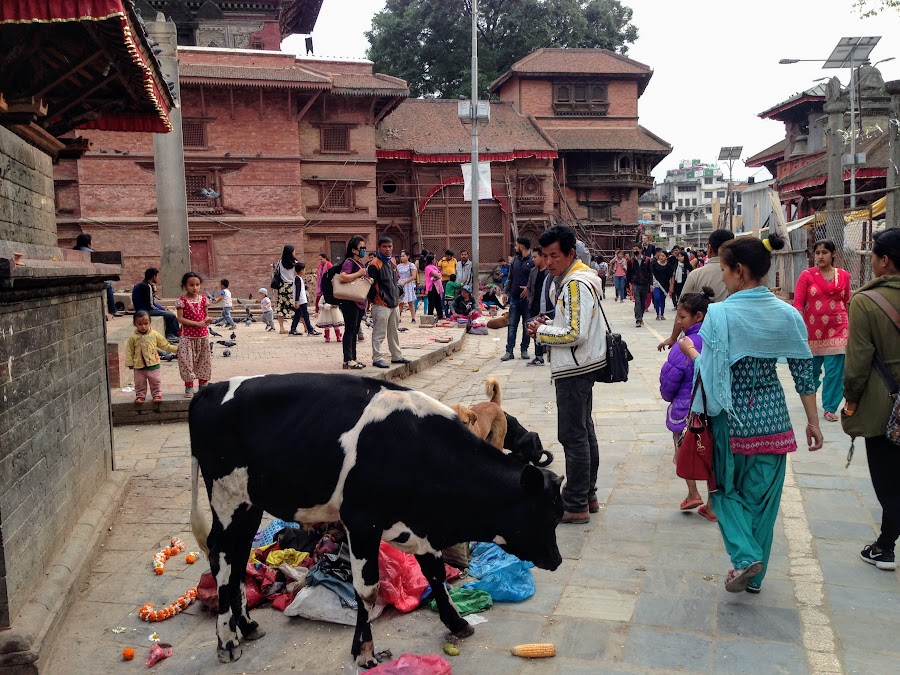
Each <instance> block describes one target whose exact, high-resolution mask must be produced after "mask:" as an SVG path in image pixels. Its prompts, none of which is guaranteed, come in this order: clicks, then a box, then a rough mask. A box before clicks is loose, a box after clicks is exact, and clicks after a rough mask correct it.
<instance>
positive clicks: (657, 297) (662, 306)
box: [653, 286, 667, 316]
mask: <svg viewBox="0 0 900 675" xmlns="http://www.w3.org/2000/svg"><path fill="white" fill-rule="evenodd" d="M666 297H667V294H666V292H665V291H664V290H663V289H661V288H656V287H655V286H654V287H653V308H654V309H655V310H656V316H662V315H664V314H665V313H666Z"/></svg>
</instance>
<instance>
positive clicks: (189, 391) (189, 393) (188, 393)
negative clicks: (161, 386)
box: [184, 387, 194, 398]
mask: <svg viewBox="0 0 900 675" xmlns="http://www.w3.org/2000/svg"><path fill="white" fill-rule="evenodd" d="M184 397H185V398H194V388H193V387H185V388H184Z"/></svg>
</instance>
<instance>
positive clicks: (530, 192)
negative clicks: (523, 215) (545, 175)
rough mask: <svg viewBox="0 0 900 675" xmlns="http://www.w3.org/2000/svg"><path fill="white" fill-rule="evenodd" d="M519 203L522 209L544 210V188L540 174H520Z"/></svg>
mask: <svg viewBox="0 0 900 675" xmlns="http://www.w3.org/2000/svg"><path fill="white" fill-rule="evenodd" d="M517 203H518V207H519V210H520V211H529V212H540V211H543V210H544V190H543V186H542V184H541V179H540V178H539V177H538V176H520V177H519V190H518V195H517Z"/></svg>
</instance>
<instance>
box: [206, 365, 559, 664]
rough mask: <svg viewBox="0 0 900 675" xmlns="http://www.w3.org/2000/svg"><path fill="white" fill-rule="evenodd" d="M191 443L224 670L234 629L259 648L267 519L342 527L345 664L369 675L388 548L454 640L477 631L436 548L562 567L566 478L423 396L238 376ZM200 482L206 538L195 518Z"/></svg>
mask: <svg viewBox="0 0 900 675" xmlns="http://www.w3.org/2000/svg"><path fill="white" fill-rule="evenodd" d="M190 432H191V454H192V456H193V457H192V485H191V489H192V504H191V527H192V529H193V532H194V536H196V537H197V541H198V543H200V545H201V546H204V547H205V544H206V541H207V535H208V552H209V560H210V566H211V568H212V573H213V575H214V576H215V578H216V582H217V584H218V589H219V617H218V622H217V625H216V634H217V637H218V656H219V659H220V660H221V661H222V662H225V663H227V662H230V661H234V660H236V659H238V658H240V656H241V649H240V647H239V643H240V640H239V638H238V634H237V629H240V631H241V633H242V634H243V636H244V638H245V639H247V640H254V639H257V638H260V637H262V636H263V635H264V631H262V630H261V629H260V628H259V625H258V624H257V623H256V622H255V621H252V620H251V619H250V614H249V612H248V611H247V603H246V596H245V593H244V568H245V567H246V564H247V559H248V556H249V552H250V547H251V544H252V539H253V536H254V534H255V533H256V531H257V529H258V528H259V525H260V520H261V518H262V513H263V511H264V510H265V511H267V512H269V513H270V514H272V515H273V516H276V517H278V518H281V519H282V520H287V521H297V522H301V523H318V522H327V521H336V520H341V521H342V522H343V523H344V526H345V528H346V530H347V539H348V541H349V544H350V554H351V555H350V559H351V568H352V572H353V586H354V588H355V589H356V594H357V600H358V602H359V611H358V616H357V624H356V632H355V634H354V637H353V646H352V653H353V656H354V657H356V662H357V664H359V665H360V666H363V667H365V668H369V667H372V666H375V665H376V659H375V648H374V645H373V642H372V628H371V625H370V623H369V612H370V611H371V610H372V607H373V606H374V604H375V601H376V599H377V597H378V577H379V575H378V549H379V545H380V543H381V540H382V539H384V540H385V541H388V542H390V543H391V544H392V545H394V546H396V547H397V548H399V549H400V550H403V551H407V552H409V553H413V554H415V556H416V559H417V560H418V562H419V565H420V566H421V568H422V572H423V574H424V575H425V578H426V579H428V581H429V583H430V584H431V588H432V591H433V593H434V596H435V598H436V600H437V603H438V609H439V614H440V618H441V621H442V622H443V623H444V624H445V625H446V626H447V628H449V629H450V631H451V632H453V633H454V634H455V635H457V636H460V637H465V636H468V635H471V634H472V632H473V629H472V627H471V626H470V625H469V624H468V623H466V621H465V620H463V619H462V618H461V617H460V615H459V613H458V612H457V610H456V608H455V607H454V606H453V604H452V603H451V602H450V600H449V596H448V594H447V591H446V589H445V587H444V581H445V574H444V565H443V561H442V559H441V553H440V551H441V549H443V548H446V547H448V546H451V545H453V544H458V543H461V542H466V541H488V542H490V541H494V542H497V543H498V544H500V545H501V546H502V547H503V548H504V549H506V550H507V551H509V552H510V553H513V554H515V555H517V556H519V557H520V558H522V559H525V560H530V561H532V562H534V564H535V565H537V566H538V567H541V568H544V569H549V570H555V569H556V568H557V567H559V565H560V564H561V563H562V557H561V556H560V553H559V549H558V547H557V544H556V525H557V523H558V522H559V520H560V518H561V517H562V514H563V506H562V502H561V499H560V483H561V479H560V478H559V477H557V476H556V475H555V474H554V473H552V472H551V471H548V470H547V469H539V468H537V467H535V466H532V465H526V464H524V463H523V462H522V461H521V460H519V459H517V458H515V457H512V456H508V455H504V454H503V453H500V452H497V449H496V448H494V447H493V446H491V445H488V444H487V443H486V442H485V441H483V440H481V439H479V438H478V437H477V436H475V435H474V434H473V433H471V432H470V431H469V430H468V429H467V428H466V427H465V426H463V425H462V424H461V423H460V422H459V419H458V418H457V416H456V413H454V412H453V411H452V410H451V409H450V408H449V407H447V406H445V405H444V404H442V403H439V402H438V401H436V400H434V399H433V398H431V397H429V396H426V395H425V394H423V393H421V392H418V391H413V390H410V389H406V388H405V387H401V386H398V385H395V384H391V383H388V382H381V381H379V380H372V379H368V378H360V377H354V376H350V375H321V374H295V375H265V376H260V377H234V378H232V379H231V380H229V381H226V382H218V383H215V384H211V385H209V386H208V387H206V388H204V389H203V390H201V391H200V393H199V394H197V396H195V397H194V400H193V401H192V402H191V407H190ZM198 470H199V471H202V472H203V479H204V482H205V483H206V493H207V496H208V497H209V503H210V506H211V507H212V513H213V523H212V527H211V529H210V526H209V525H208V524H206V523H204V522H203V518H202V516H201V512H200V510H199V509H198V508H197V492H198ZM205 550H206V549H205Z"/></svg>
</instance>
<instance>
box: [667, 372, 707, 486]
mask: <svg viewBox="0 0 900 675" xmlns="http://www.w3.org/2000/svg"><path fill="white" fill-rule="evenodd" d="M698 391H699V392H700V395H701V396H702V397H703V412H702V413H695V412H689V413H688V418H687V426H685V428H684V431H683V432H681V439H680V440H679V441H678V455H677V457H676V459H675V473H676V474H677V475H678V477H679V478H686V479H688V480H705V481H706V482H707V484H708V486H709V491H710V492H715V491H716V472H715V471H714V470H713V443H714V441H713V435H712V429H711V428H710V426H709V418H708V417H707V415H706V391H705V390H704V388H703V381H702V380H701V379H700V376H699V374H698V375H697V384H696V386H695V387H694V393H693V394H692V395H691V407H692V408H693V407H694V399H695V398H696V396H697V392H698Z"/></svg>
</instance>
